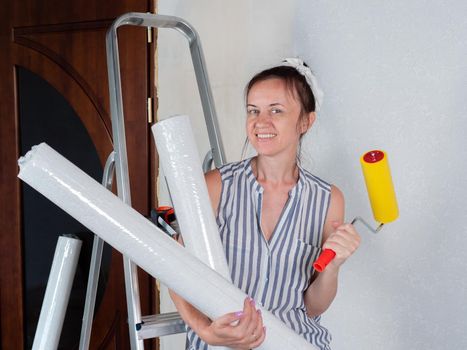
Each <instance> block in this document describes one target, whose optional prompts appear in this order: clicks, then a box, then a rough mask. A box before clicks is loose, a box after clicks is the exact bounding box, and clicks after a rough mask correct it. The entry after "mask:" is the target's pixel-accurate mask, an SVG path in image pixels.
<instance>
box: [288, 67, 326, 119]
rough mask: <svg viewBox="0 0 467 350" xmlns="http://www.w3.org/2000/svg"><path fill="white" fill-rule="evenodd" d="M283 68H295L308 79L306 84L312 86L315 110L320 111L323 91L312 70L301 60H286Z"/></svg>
mask: <svg viewBox="0 0 467 350" xmlns="http://www.w3.org/2000/svg"><path fill="white" fill-rule="evenodd" d="M281 66H287V67H293V68H295V69H296V70H297V72H299V73H300V74H301V75H303V76H304V77H305V79H306V82H307V83H308V85H309V86H310V89H311V91H312V92H313V95H314V97H315V110H316V112H318V111H319V109H320V107H321V105H322V104H323V96H324V93H323V90H321V89H320V87H319V85H318V80H317V79H316V77H315V75H314V74H313V72H312V71H311V69H310V68H309V67H308V66H306V65H305V63H304V62H303V61H302V60H301V59H300V58H286V59H284V60H283V61H282V64H281Z"/></svg>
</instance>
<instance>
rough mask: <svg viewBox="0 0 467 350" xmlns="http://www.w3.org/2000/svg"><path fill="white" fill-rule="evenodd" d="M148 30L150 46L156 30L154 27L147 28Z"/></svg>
mask: <svg viewBox="0 0 467 350" xmlns="http://www.w3.org/2000/svg"><path fill="white" fill-rule="evenodd" d="M147 28H148V30H147V40H148V44H150V43H152V38H153V35H154V28H153V27H147Z"/></svg>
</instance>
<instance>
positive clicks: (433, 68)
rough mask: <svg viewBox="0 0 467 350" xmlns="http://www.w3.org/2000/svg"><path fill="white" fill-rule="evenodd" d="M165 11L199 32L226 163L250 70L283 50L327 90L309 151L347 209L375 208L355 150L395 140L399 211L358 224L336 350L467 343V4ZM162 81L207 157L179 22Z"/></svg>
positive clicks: (164, 55) (337, 306)
mask: <svg viewBox="0 0 467 350" xmlns="http://www.w3.org/2000/svg"><path fill="white" fill-rule="evenodd" d="M159 11H160V13H164V14H171V15H177V16H181V17H183V18H185V19H186V20H188V21H189V22H190V23H192V24H193V25H194V26H195V28H196V29H197V30H198V32H199V34H200V36H201V39H202V42H203V46H204V49H205V55H206V61H207V66H208V70H209V74H210V78H211V84H212V87H213V94H214V98H215V101H216V104H217V109H218V113H219V119H220V120H219V122H220V126H221V131H222V136H223V138H224V145H225V147H226V151H227V157H228V160H229V161H233V160H236V159H238V158H239V157H240V148H241V145H242V143H243V140H244V132H243V124H244V118H245V117H244V107H243V100H242V94H243V87H244V85H245V83H246V81H247V79H248V78H249V76H250V75H251V74H252V73H254V72H256V71H258V70H259V69H262V68H265V67H267V66H269V65H273V64H275V63H276V62H278V61H279V60H280V58H282V57H288V56H300V57H302V58H304V59H305V60H306V61H307V62H308V63H309V64H310V66H311V67H312V68H313V70H314V71H315V72H316V74H317V76H318V78H319V80H320V81H321V85H322V87H323V90H324V91H325V100H324V105H323V108H322V112H321V113H320V115H319V119H318V122H317V123H316V124H315V126H314V129H313V130H312V131H311V132H310V134H309V135H308V136H307V139H306V141H305V147H304V149H305V151H306V154H305V162H306V164H307V167H308V168H309V169H310V170H311V171H312V172H314V173H316V174H317V175H319V176H321V177H323V178H324V179H327V180H328V181H330V182H332V183H334V184H336V185H337V186H338V187H340V188H341V189H342V190H343V192H344V193H345V196H346V204H347V214H346V217H347V219H348V220H351V219H352V217H353V216H355V215H361V216H364V217H366V218H368V219H370V220H371V219H372V215H371V209H370V206H369V203H368V199H367V194H366V190H365V187H364V183H363V179H362V175H361V170H360V165H359V162H358V158H359V156H360V155H361V154H362V153H363V152H365V151H366V150H369V149H373V148H381V149H384V150H386V151H387V152H388V154H389V160H390V165H391V169H392V176H393V180H394V184H395V187H396V192H397V198H398V202H399V206H400V212H401V215H400V218H399V219H398V220H397V221H396V222H394V223H392V224H391V225H388V226H387V227H386V228H385V229H384V230H383V231H382V232H381V233H380V234H378V235H374V234H372V233H370V232H369V231H367V230H365V228H363V227H361V226H358V228H359V231H360V233H361V235H362V238H363V242H362V245H361V248H360V249H359V251H358V252H357V253H356V254H355V255H354V256H353V257H352V258H351V259H350V260H349V261H348V262H347V264H346V265H345V266H344V267H343V269H342V273H341V282H340V287H339V288H340V289H339V293H338V296H337V298H336V300H335V302H334V303H333V305H332V306H331V308H330V309H329V310H328V312H327V313H326V314H325V315H324V317H323V323H324V324H325V325H326V326H328V327H329V328H330V329H331V331H332V333H333V336H334V341H333V346H334V349H338V350H340V349H342V350H347V349H348V350H350V349H352V350H353V349H363V350H370V349H372V350H373V349H384V350H396V349H397V350H399V349H451V348H456V349H461V348H466V347H467V334H466V333H465V325H466V324H467V306H466V299H467V297H466V294H467V293H466V292H467V281H466V280H465V278H464V275H465V270H466V267H467V259H466V257H465V252H466V251H467V232H466V231H467V229H466V226H465V224H464V223H465V222H467V213H466V210H465V204H464V202H465V199H466V198H467V186H466V185H467V180H466V173H467V142H466V141H465V138H464V137H463V136H462V134H463V133H464V130H466V129H467V103H466V102H465V101H466V100H467V77H466V75H467V60H466V57H467V40H466V38H467V21H466V20H465V15H466V14H467V2H465V1H464V0H452V1H422V0H410V1H403V0H393V1H390V2H383V1H380V2H374V1H368V0H367V1H327V2H325V1H307V0H295V1H287V2H285V1H282V2H278V1H265V0H257V1H254V2H253V1H246V0H239V1H235V2H222V3H221V2H218V1H213V0H203V1H197V2H191V1H186V0H179V1H167V0H161V1H159ZM158 91H159V98H160V108H159V116H160V117H165V116H168V115H171V114H177V113H178V114H180V113H185V114H189V115H191V116H192V117H193V119H194V120H195V124H196V134H197V139H198V140H199V149H200V152H201V153H202V156H204V153H205V152H206V151H207V149H208V143H207V136H206V132H205V130H204V126H203V124H204V122H203V119H202V113H201V107H200V104H199V102H198V101H199V97H198V95H197V90H196V85H195V82H194V77H193V72H192V68H191V61H190V58H189V53H188V49H187V48H186V42H185V39H184V38H182V37H181V36H180V35H178V34H176V33H168V32H167V31H161V32H160V36H159V90H158ZM161 191H162V192H163V189H162V190H161ZM162 201H164V199H162ZM163 294H164V293H163ZM166 300H167V298H164V301H163V303H164V305H163V307H164V308H170V303H168V302H166ZM173 338H176V337H173ZM177 341H178V343H177ZM162 344H163V349H181V348H182V346H183V345H180V344H182V340H180V339H179V340H174V339H172V338H170V337H169V338H165V339H163V340H162Z"/></svg>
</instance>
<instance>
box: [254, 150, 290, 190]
mask: <svg viewBox="0 0 467 350" xmlns="http://www.w3.org/2000/svg"><path fill="white" fill-rule="evenodd" d="M252 169H253V174H254V175H255V176H256V179H257V180H258V182H260V183H270V184H273V183H275V184H295V183H297V181H298V166H297V161H296V160H295V159H290V157H289V158H288V159H283V160H278V159H277V158H276V157H266V156H256V157H255V158H253V160H252Z"/></svg>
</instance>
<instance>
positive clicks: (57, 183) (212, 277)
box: [18, 143, 316, 350]
mask: <svg viewBox="0 0 467 350" xmlns="http://www.w3.org/2000/svg"><path fill="white" fill-rule="evenodd" d="M18 163H19V165H20V173H19V175H18V176H19V178H20V179H22V180H23V181H24V182H26V183H28V184H29V185H30V186H31V187H33V188H34V189H36V190H37V191H38V192H40V193H41V194H43V195H44V196H45V197H47V198H48V199H49V200H51V201H52V202H53V203H55V204H56V205H58V206H59V207H60V208H62V209H63V210H64V211H66V212H67V213H68V214H70V215H71V216H73V217H74V218H75V219H77V220H78V221H79V222H81V223H82V224H83V225H85V226H86V227H87V228H88V229H90V230H91V231H93V232H94V233H95V234H96V235H98V236H100V237H101V238H102V239H103V240H105V241H106V242H107V243H109V244H110V245H111V246H113V247H114V248H115V249H117V250H119V251H120V252H121V253H123V254H124V255H126V256H127V257H128V258H130V259H131V260H133V261H134V262H135V263H136V264H137V265H139V266H140V267H142V268H143V269H144V270H146V271H147V272H148V273H150V274H151V275H152V276H154V277H155V278H158V279H159V280H160V281H161V282H162V283H164V284H165V285H167V286H168V287H169V288H171V289H172V290H174V291H175V292H176V293H177V294H179V295H180V296H182V297H183V298H184V299H186V300H187V301H188V302H189V303H191V304H192V305H194V306H195V307H196V308H197V309H199V310H200V311H202V312H203V313H205V314H206V315H207V316H209V317H210V318H213V319H214V318H218V317H219V316H221V315H224V314H226V313H228V312H232V311H238V310H242V308H243V301H244V300H245V298H246V294H245V293H243V292H242V291H240V290H239V289H238V288H236V287H234V286H233V285H232V284H231V283H229V282H228V281H227V280H226V279H225V278H224V277H222V276H221V275H220V274H218V273H217V272H215V271H214V270H212V269H211V268H209V267H208V266H206V264H204V263H203V262H201V261H200V260H199V259H197V258H195V257H194V256H192V255H191V254H189V253H188V252H187V251H186V249H185V248H183V247H181V246H180V245H179V244H178V243H177V242H175V241H174V240H173V239H171V238H169V237H168V236H167V235H166V234H165V233H164V232H163V231H161V230H160V229H158V228H157V227H156V226H155V225H153V224H152V223H151V222H150V221H149V220H147V219H146V218H144V217H143V216H142V215H141V214H139V213H138V212H137V211H136V210H134V209H133V208H131V207H129V206H127V205H126V204H124V203H123V202H122V201H121V200H120V199H119V198H118V197H117V196H115V195H114V194H113V193H112V192H110V191H108V190H107V189H105V188H104V187H103V186H101V185H100V184H99V183H98V182H97V181H95V180H94V179H93V178H91V177H90V176H88V175H87V174H86V173H84V172H83V171H82V170H80V169H79V168H77V167H76V166H75V165H73V164H72V163H70V162H69V161H68V160H66V159H65V158H64V157H62V156H61V155H60V154H59V153H57V152H56V151H55V150H53V149H52V148H50V147H49V146H48V145H47V144H45V143H42V144H40V145H38V146H34V147H33V149H32V150H31V151H30V152H28V154H26V155H25V156H24V157H22V158H20V159H19V161H18ZM262 312H263V320H264V324H265V326H266V327H267V336H266V339H265V341H264V342H263V344H262V345H261V347H259V348H260V349H268V350H273V349H274V350H276V349H277V350H283V349H316V348H315V347H314V346H313V345H312V344H310V343H308V342H307V341H306V340H305V339H304V338H302V337H301V336H299V335H298V334H296V333H295V332H293V331H292V330H291V329H290V328H288V327H287V326H286V325H285V324H284V323H282V322H281V321H280V320H279V319H277V318H275V317H274V315H272V314H271V313H270V312H269V311H267V310H264V309H262Z"/></svg>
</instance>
